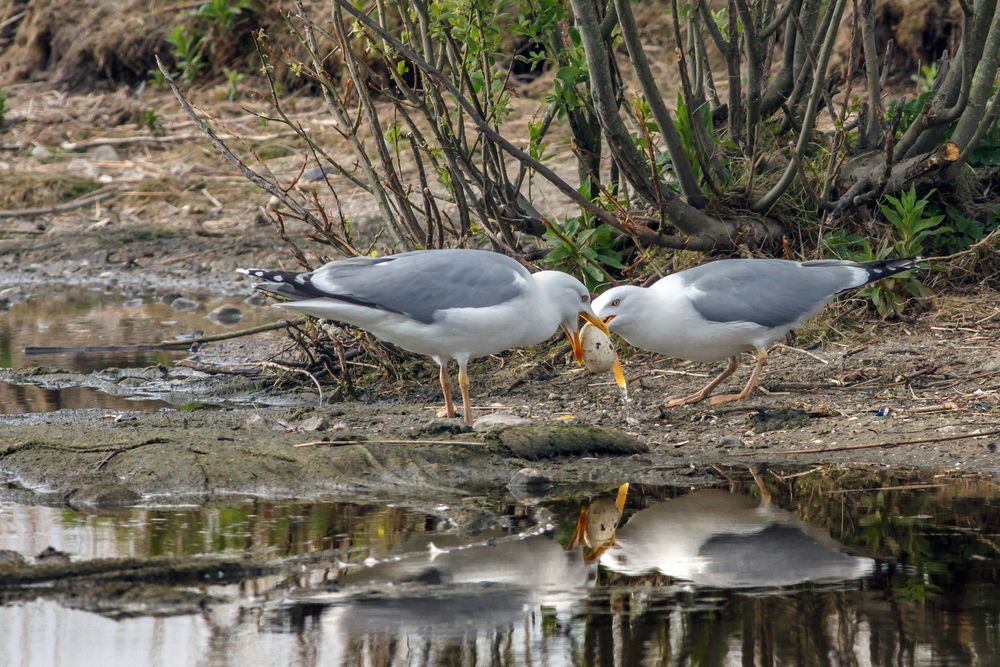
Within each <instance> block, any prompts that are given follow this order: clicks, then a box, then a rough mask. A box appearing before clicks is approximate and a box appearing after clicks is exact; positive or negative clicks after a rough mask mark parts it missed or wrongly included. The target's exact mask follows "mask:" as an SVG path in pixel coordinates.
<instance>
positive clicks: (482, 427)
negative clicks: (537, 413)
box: [472, 412, 531, 431]
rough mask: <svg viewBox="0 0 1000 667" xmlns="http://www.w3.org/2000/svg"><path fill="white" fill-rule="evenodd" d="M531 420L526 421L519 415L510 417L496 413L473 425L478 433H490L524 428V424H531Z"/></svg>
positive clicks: (485, 416)
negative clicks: (504, 429)
mask: <svg viewBox="0 0 1000 667" xmlns="http://www.w3.org/2000/svg"><path fill="white" fill-rule="evenodd" d="M530 423H531V420H530V419H525V418H524V417H518V416H517V415H510V414H506V413H503V412H494V413H493V414H489V415H483V416H482V417H480V418H479V419H477V420H476V421H475V422H473V423H472V428H474V429H475V430H477V431H490V430H492V429H500V428H508V427H510V426H523V425H524V424H530Z"/></svg>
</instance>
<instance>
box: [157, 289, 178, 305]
mask: <svg viewBox="0 0 1000 667" xmlns="http://www.w3.org/2000/svg"><path fill="white" fill-rule="evenodd" d="M179 298H181V295H180V294H178V293H177V292H167V293H166V294H164V295H162V296H161V297H160V302H161V303H165V304H167V305H170V304H171V303H173V302H174V301H176V300H177V299H179Z"/></svg>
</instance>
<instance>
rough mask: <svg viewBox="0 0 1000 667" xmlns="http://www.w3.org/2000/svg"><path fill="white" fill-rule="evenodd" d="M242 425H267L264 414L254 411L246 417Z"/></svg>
mask: <svg viewBox="0 0 1000 667" xmlns="http://www.w3.org/2000/svg"><path fill="white" fill-rule="evenodd" d="M243 425H244V426H246V427H247V428H259V427H261V426H267V420H266V419H264V415H261V414H258V413H254V414H252V415H250V416H249V417H247V418H246V421H244V422H243Z"/></svg>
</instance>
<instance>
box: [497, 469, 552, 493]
mask: <svg viewBox="0 0 1000 667" xmlns="http://www.w3.org/2000/svg"><path fill="white" fill-rule="evenodd" d="M507 487H508V488H511V489H517V490H521V491H547V490H548V489H551V488H552V480H551V479H549V478H548V477H547V476H546V475H545V474H544V473H543V472H542V471H541V470H539V469H538V468H521V469H520V470H518V471H517V472H516V473H514V476H513V477H511V478H510V481H509V482H507Z"/></svg>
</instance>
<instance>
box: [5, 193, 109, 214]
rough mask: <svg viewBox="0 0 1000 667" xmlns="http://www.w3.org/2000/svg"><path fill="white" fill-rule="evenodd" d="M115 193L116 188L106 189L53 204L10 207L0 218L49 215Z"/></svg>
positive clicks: (101, 199) (80, 206)
mask: <svg viewBox="0 0 1000 667" xmlns="http://www.w3.org/2000/svg"><path fill="white" fill-rule="evenodd" d="M117 194H118V191H117V190H108V191H106V192H101V193H98V194H95V195H90V196H88V197H82V198H80V199H75V200H73V201H69V202H66V203H65V204H55V205H53V206H41V207H38V208H21V209H12V210H9V211H0V219H4V218H36V217H38V216H40V215H49V214H50V213H63V212H65V211H72V210H74V209H78V208H83V207H84V206H90V205H91V204H96V203H97V202H100V201H104V200H105V199H110V198H111V197H114V196H115V195H117Z"/></svg>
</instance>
